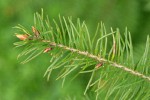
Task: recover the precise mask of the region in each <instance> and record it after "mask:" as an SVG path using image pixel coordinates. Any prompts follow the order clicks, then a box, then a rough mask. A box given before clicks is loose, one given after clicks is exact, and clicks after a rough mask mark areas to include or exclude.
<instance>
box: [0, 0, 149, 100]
mask: <svg viewBox="0 0 150 100" xmlns="http://www.w3.org/2000/svg"><path fill="white" fill-rule="evenodd" d="M41 8H43V9H44V13H45V15H49V18H54V19H55V18H56V19H57V18H58V15H59V14H60V15H62V16H72V17H73V18H80V19H81V21H84V20H85V21H86V23H87V25H88V27H89V29H90V31H91V34H92V31H93V32H94V30H95V29H96V26H97V23H98V22H101V21H102V22H104V23H105V26H106V28H107V31H108V32H109V31H110V27H112V28H113V29H116V28H119V29H120V31H121V33H123V32H124V30H125V28H126V27H127V28H128V30H129V31H130V32H131V35H132V39H133V45H134V50H135V56H137V57H138V56H140V55H142V51H143V50H144V46H145V41H146V36H147V35H148V34H150V1H149V0H1V1H0V100H64V99H66V98H70V97H71V98H76V99H77V100H82V99H83V98H86V99H85V100H88V98H89V99H90V100H92V96H93V94H92V93H91V94H89V96H84V95H83V91H84V89H85V85H86V81H87V79H88V78H87V77H84V76H83V77H78V79H76V80H75V81H73V82H71V83H70V82H66V83H65V86H64V88H62V87H61V82H62V81H61V80H58V81H56V80H55V78H56V74H55V73H54V74H52V76H51V78H50V80H49V81H48V82H47V81H46V78H43V74H44V72H45V71H46V68H47V67H48V65H49V59H48V56H49V55H41V56H40V57H38V58H36V59H35V60H33V61H31V62H29V63H26V64H24V65H23V64H20V61H19V60H17V55H18V53H19V50H18V49H16V48H14V46H13V43H14V42H16V41H18V39H17V38H16V37H15V36H14V33H15V29H13V28H12V27H13V26H16V25H17V24H22V25H24V26H26V27H28V28H31V26H32V25H33V14H34V13H35V12H36V11H38V12H40V11H41Z"/></svg>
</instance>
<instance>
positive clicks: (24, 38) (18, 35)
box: [16, 34, 29, 40]
mask: <svg viewBox="0 0 150 100" xmlns="http://www.w3.org/2000/svg"><path fill="white" fill-rule="evenodd" d="M16 37H17V38H19V39H20V40H26V39H27V38H28V37H29V36H28V35H27V34H16Z"/></svg>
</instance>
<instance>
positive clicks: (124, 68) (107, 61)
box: [43, 40, 150, 82]
mask: <svg viewBox="0 0 150 100" xmlns="http://www.w3.org/2000/svg"><path fill="white" fill-rule="evenodd" d="M43 42H47V43H49V44H50V46H56V47H59V48H63V49H65V50H69V51H71V52H75V53H78V54H81V55H84V56H87V57H89V58H92V59H95V60H97V61H99V62H104V63H109V64H110V65H112V66H113V67H116V68H120V69H122V70H124V71H126V72H128V73H131V74H132V75H135V76H138V77H141V78H143V79H146V80H148V81H149V82H150V77H149V76H145V75H144V74H142V73H139V72H137V71H134V70H132V69H130V68H128V67H127V66H123V65H120V64H117V63H116V62H112V61H109V60H106V59H104V58H100V57H98V56H95V55H93V54H90V53H88V52H85V51H80V50H77V49H74V48H70V47H67V46H64V45H62V44H56V43H55V42H50V41H46V40H43Z"/></svg>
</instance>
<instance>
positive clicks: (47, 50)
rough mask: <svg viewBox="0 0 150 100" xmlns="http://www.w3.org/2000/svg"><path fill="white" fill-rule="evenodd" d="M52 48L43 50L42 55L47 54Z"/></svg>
mask: <svg viewBox="0 0 150 100" xmlns="http://www.w3.org/2000/svg"><path fill="white" fill-rule="evenodd" d="M52 49H53V48H45V49H44V51H43V53H47V52H49V51H50V50H52Z"/></svg>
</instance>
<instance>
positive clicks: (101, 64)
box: [95, 62, 103, 68]
mask: <svg viewBox="0 0 150 100" xmlns="http://www.w3.org/2000/svg"><path fill="white" fill-rule="evenodd" d="M101 66H103V62H100V63H99V64H97V65H96V66H95V68H99V67H101Z"/></svg>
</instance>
